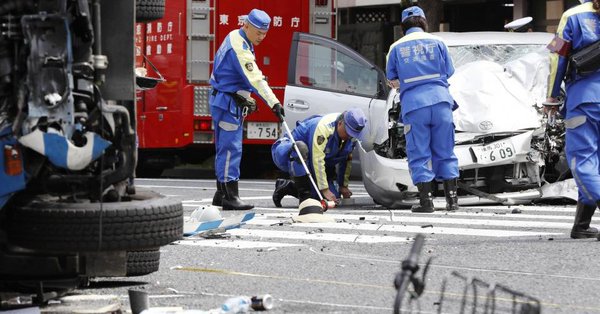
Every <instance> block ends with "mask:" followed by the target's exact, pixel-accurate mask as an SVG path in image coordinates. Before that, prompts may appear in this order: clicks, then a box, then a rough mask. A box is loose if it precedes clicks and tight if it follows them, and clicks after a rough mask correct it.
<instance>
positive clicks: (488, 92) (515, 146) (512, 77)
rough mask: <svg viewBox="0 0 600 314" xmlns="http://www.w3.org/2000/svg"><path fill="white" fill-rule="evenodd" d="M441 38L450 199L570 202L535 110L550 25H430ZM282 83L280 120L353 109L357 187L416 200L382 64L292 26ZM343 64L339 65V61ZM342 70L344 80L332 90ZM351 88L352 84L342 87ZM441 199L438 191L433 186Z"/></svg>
mask: <svg viewBox="0 0 600 314" xmlns="http://www.w3.org/2000/svg"><path fill="white" fill-rule="evenodd" d="M435 35H438V36H440V37H442V39H443V40H444V42H445V43H446V44H447V45H448V47H449V51H450V54H451V55H452V59H453V61H454V66H455V68H456V72H455V74H454V75H453V76H452V77H451V78H450V79H449V82H450V84H451V86H450V92H451V94H452V95H453V97H454V98H455V100H456V102H457V103H458V104H459V106H460V107H459V109H457V110H456V111H455V112H454V123H455V127H456V136H455V140H456V147H455V153H456V156H457V158H458V161H459V168H460V178H459V204H460V205H472V204H494V203H501V204H521V203H529V202H532V201H536V200H540V199H561V200H564V199H567V200H568V199H571V200H576V198H577V188H576V186H575V183H574V182H573V180H572V179H570V176H571V175H570V171H569V168H568V166H567V164H566V162H565V156H564V151H563V147H564V126H563V123H562V121H561V120H560V119H557V120H556V121H547V118H546V117H545V116H544V115H543V114H542V107H543V105H542V103H543V101H545V99H546V87H547V81H548V75H549V58H548V57H549V52H548V50H547V49H546V45H547V44H548V43H549V42H550V41H551V40H552V37H553V35H552V34H550V33H514V32H471V33H435ZM294 57H295V59H294V60H296V63H295V64H293V63H290V68H289V73H288V77H289V80H288V81H289V82H288V86H286V97H285V98H286V99H285V102H284V103H285V104H286V120H288V123H290V122H291V123H294V122H295V121H298V120H302V119H303V118H304V117H307V116H309V115H312V114H321V113H325V112H335V111H343V110H344V109H346V108H349V107H360V108H362V109H363V110H364V111H365V113H367V115H368V117H369V127H368V129H366V131H365V134H364V136H363V138H362V141H361V145H358V154H355V155H359V156H360V169H361V174H362V179H363V182H364V185H365V188H366V190H367V192H368V193H369V195H370V196H371V197H372V198H373V199H374V201H375V202H376V203H378V204H381V205H383V206H386V207H389V208H401V207H405V206H410V205H412V204H415V203H417V202H418V198H417V189H416V187H415V186H414V185H413V184H412V181H411V178H410V174H409V170H408V162H407V159H406V151H405V140H404V130H403V125H402V124H401V123H399V122H398V115H399V114H400V106H401V104H400V103H399V100H398V98H399V97H398V95H397V93H396V91H395V90H390V89H389V88H387V87H386V86H385V83H384V82H385V75H384V73H383V71H382V70H381V69H379V68H377V67H376V66H374V65H373V64H371V63H370V62H369V61H367V60H366V59H364V58H363V57H362V56H360V55H359V54H358V53H356V52H354V51H353V50H351V49H350V48H348V47H345V46H343V45H342V44H340V43H337V42H335V41H333V40H328V39H325V38H322V37H318V36H314V35H309V34H300V33H299V34H297V36H296V37H295V38H294V43H293V45H292V50H291V55H290V58H294ZM340 62H342V63H343V64H344V67H343V69H344V72H340V71H339V68H340V67H339V63H340ZM342 76H346V77H344V78H343V79H344V81H349V83H347V84H345V85H344V86H345V88H344V89H343V90H342V89H339V88H337V87H338V86H339V84H336V82H338V81H340V80H341V79H342ZM348 86H351V87H353V88H348ZM434 203H435V206H436V207H439V206H441V207H443V204H445V199H444V195H443V189H442V188H441V183H440V187H439V188H438V189H437V191H436V198H435V199H434Z"/></svg>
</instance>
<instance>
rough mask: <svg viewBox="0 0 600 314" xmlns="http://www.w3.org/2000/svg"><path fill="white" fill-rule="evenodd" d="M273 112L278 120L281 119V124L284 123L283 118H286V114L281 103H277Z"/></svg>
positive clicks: (272, 109)
mask: <svg viewBox="0 0 600 314" xmlns="http://www.w3.org/2000/svg"><path fill="white" fill-rule="evenodd" d="M271 111H273V113H274V114H275V116H276V117H277V118H279V122H283V117H285V112H284V111H283V107H281V104H280V103H276V104H274V105H273V108H271Z"/></svg>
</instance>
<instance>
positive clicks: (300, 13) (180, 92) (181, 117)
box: [136, 0, 336, 175]
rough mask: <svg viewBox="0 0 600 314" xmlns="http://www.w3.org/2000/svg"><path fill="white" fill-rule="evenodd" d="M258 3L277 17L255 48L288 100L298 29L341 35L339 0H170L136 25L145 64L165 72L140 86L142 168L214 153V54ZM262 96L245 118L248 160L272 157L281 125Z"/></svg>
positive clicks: (156, 169) (157, 168) (153, 169)
mask: <svg viewBox="0 0 600 314" xmlns="http://www.w3.org/2000/svg"><path fill="white" fill-rule="evenodd" d="M253 8H260V9H262V10H264V11H266V12H267V13H268V14H269V15H270V16H271V27H270V30H269V33H268V35H267V39H266V40H265V41H263V42H262V43H261V45H260V46H257V47H255V53H256V62H257V64H258V66H259V68H260V69H261V71H262V72H263V74H264V75H265V76H266V77H267V80H268V82H269V85H270V86H271V88H272V89H273V91H274V92H275V94H276V95H277V97H278V98H279V100H280V101H283V99H284V97H283V92H284V89H285V84H286V80H287V67H288V61H289V60H288V58H289V47H290V43H291V40H292V34H293V33H294V32H296V31H298V32H310V33H314V34H319V35H323V36H326V37H330V38H334V37H335V34H336V20H335V18H336V7H335V0H286V1H281V0H244V1H239V0H166V9H165V14H164V17H163V18H162V19H160V20H157V21H153V22H151V23H146V24H138V25H137V29H136V44H137V61H138V63H139V64H140V65H142V66H144V67H145V68H146V69H147V71H148V75H149V76H152V75H153V74H154V75H157V74H156V73H155V72H156V71H155V69H154V67H155V68H156V70H158V73H160V74H161V75H162V76H163V77H164V79H165V81H164V82H163V83H161V84H159V85H158V86H157V88H155V89H152V90H148V91H142V92H139V93H138V102H137V106H138V107H137V122H138V140H139V154H140V158H139V161H138V163H139V164H138V173H140V172H141V173H143V174H145V175H156V174H159V173H160V172H162V170H163V169H167V168H171V167H173V166H175V165H176V163H177V162H178V161H182V162H194V163H199V162H201V161H202V160H204V159H206V158H208V157H210V156H212V155H214V151H215V148H214V139H213V125H212V119H211V116H210V110H209V105H208V96H209V92H210V89H211V87H210V85H209V84H208V81H209V78H210V74H211V71H212V64H213V56H214V53H215V51H216V49H218V48H219V45H220V44H221V42H222V41H223V39H224V38H225V36H227V34H228V33H229V32H230V31H232V30H234V29H238V28H240V27H241V25H242V23H243V19H244V17H245V15H246V14H247V13H248V12H250V10H251V9H253ZM153 66H154V67H153ZM258 103H259V104H258V106H259V110H258V112H255V113H253V114H251V115H249V116H248V117H247V118H246V121H245V124H244V157H243V160H246V161H250V160H252V162H253V163H256V162H257V161H259V162H264V163H265V164H270V161H271V158H270V146H271V144H272V143H273V142H274V141H275V140H276V139H277V138H278V137H279V132H280V128H279V124H278V123H277V120H276V118H275V116H274V115H273V113H271V111H270V109H269V107H268V106H267V105H266V104H265V103H262V101H258ZM258 167H260V166H253V167H252V168H254V169H257V168H258ZM245 168H248V167H245ZM242 169H244V167H243V168H242Z"/></svg>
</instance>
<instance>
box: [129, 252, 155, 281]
mask: <svg viewBox="0 0 600 314" xmlns="http://www.w3.org/2000/svg"><path fill="white" fill-rule="evenodd" d="M159 266H160V249H154V250H147V251H129V252H127V274H126V276H127V277H133V276H144V275H147V274H151V273H153V272H155V271H158V268H159Z"/></svg>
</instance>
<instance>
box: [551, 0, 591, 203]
mask: <svg viewBox="0 0 600 314" xmlns="http://www.w3.org/2000/svg"><path fill="white" fill-rule="evenodd" d="M557 37H558V38H559V39H562V40H564V41H565V42H568V43H570V53H574V52H577V51H579V50H581V49H582V48H585V47H587V46H589V45H590V44H592V43H593V42H595V41H598V40H600V17H599V16H598V15H597V14H596V13H595V10H594V9H593V6H592V1H585V2H584V3H583V4H581V5H578V6H576V7H573V8H571V9H569V10H567V11H566V12H565V13H564V14H563V16H562V18H561V20H560V23H559V25H558V29H557ZM550 61H551V62H550V69H551V73H550V84H549V96H550V97H554V98H556V97H557V96H559V94H560V87H561V83H562V80H563V78H564V77H565V75H566V81H565V85H566V93H567V97H566V101H565V106H564V108H563V113H565V114H566V116H565V118H566V120H565V126H566V128H567V130H566V154H567V160H568V163H569V167H570V168H571V172H572V173H573V177H574V178H575V181H576V183H577V186H578V187H579V201H580V202H582V203H584V204H588V205H595V204H596V202H598V201H600V173H599V169H600V158H599V150H598V141H599V140H600V136H599V135H600V71H598V72H595V73H592V74H589V75H586V76H580V75H577V74H575V73H574V70H573V71H572V72H570V73H567V63H568V56H567V55H560V54H559V53H554V54H552V55H551V60H550Z"/></svg>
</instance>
